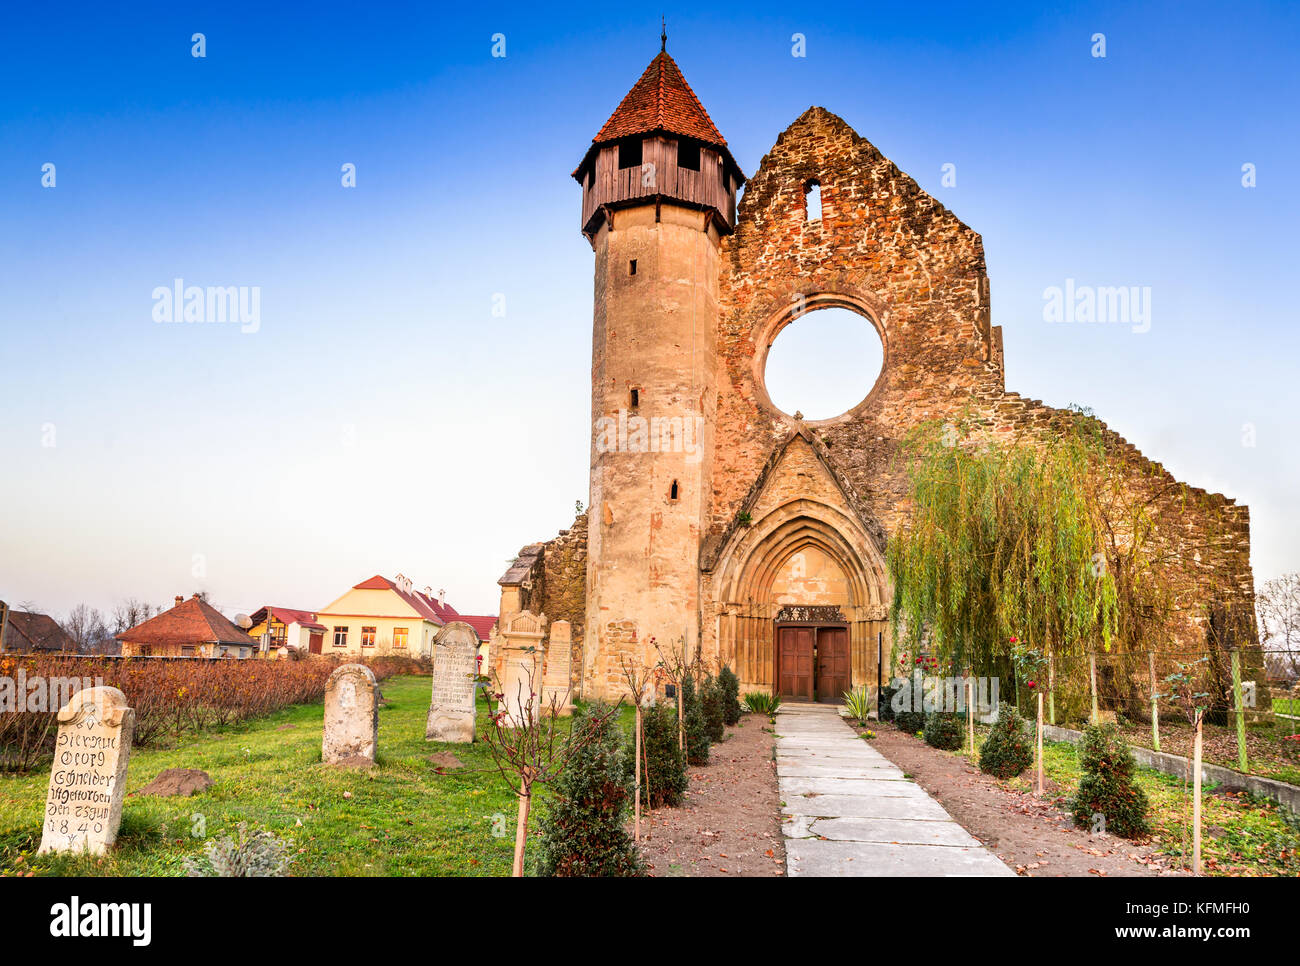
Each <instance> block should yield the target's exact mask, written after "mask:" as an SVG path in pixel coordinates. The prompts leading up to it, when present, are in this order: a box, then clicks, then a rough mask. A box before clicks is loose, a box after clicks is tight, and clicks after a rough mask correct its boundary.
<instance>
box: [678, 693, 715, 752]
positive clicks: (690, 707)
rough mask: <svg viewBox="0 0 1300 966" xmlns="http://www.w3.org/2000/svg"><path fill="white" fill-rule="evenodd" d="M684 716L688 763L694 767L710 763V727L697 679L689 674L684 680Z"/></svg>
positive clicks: (681, 698)
mask: <svg viewBox="0 0 1300 966" xmlns="http://www.w3.org/2000/svg"><path fill="white" fill-rule="evenodd" d="M679 700H680V701H681V702H682V714H683V719H684V724H685V726H686V761H687V762H688V763H689V764H692V765H697V766H699V765H707V764H708V763H709V727H708V724H707V723H706V721H705V719H704V707H703V704H702V702H701V701H700V695H699V692H698V691H696V690H695V679H694V677H693V676H692V675H690V674H687V675H686V676H685V677H684V678H682V687H681V696H680V699H679Z"/></svg>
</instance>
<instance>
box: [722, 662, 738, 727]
mask: <svg viewBox="0 0 1300 966" xmlns="http://www.w3.org/2000/svg"><path fill="white" fill-rule="evenodd" d="M718 687H720V688H721V689H722V720H723V721H725V722H726V723H727V724H729V725H734V724H738V723H739V722H740V678H738V677H736V672H735V671H733V670H731V668H730V666H728V665H726V664H724V665H723V666H722V670H721V671H719V672H718Z"/></svg>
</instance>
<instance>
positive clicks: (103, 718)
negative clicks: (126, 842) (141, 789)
mask: <svg viewBox="0 0 1300 966" xmlns="http://www.w3.org/2000/svg"><path fill="white" fill-rule="evenodd" d="M58 721H59V733H58V737H57V738H56V739H55V745H54V766H53V768H52V769H51V770H50V790H49V793H48V795H47V796H46V799H45V825H44V827H43V829H42V831H41V847H40V851H41V852H90V853H93V854H95V855H102V854H104V852H106V851H107V850H108V849H109V848H110V847H112V845H113V843H114V842H115V841H117V829H118V826H119V825H120V824H121V822H122V796H123V794H124V793H125V791H126V768H127V764H128V763H129V762H130V760H131V739H132V737H134V735H135V711H133V710H132V709H131V708H128V707H127V705H126V696H125V695H124V694H122V692H121V691H119V690H118V689H117V688H106V687H98V688H86V689H85V690H82V691H78V692H77V693H76V694H74V695H73V696H72V700H70V701H69V702H68V703H67V704H65V705H64V706H63V707H62V708H60V709H59V718H58Z"/></svg>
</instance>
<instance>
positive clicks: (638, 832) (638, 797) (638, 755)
mask: <svg viewBox="0 0 1300 966" xmlns="http://www.w3.org/2000/svg"><path fill="white" fill-rule="evenodd" d="M633 807H634V809H635V811H636V821H635V823H634V825H633V828H634V841H636V842H637V843H638V844H639V843H640V841H641V703H640V702H639V701H638V702H637V706H636V803H635V805H634V806H633Z"/></svg>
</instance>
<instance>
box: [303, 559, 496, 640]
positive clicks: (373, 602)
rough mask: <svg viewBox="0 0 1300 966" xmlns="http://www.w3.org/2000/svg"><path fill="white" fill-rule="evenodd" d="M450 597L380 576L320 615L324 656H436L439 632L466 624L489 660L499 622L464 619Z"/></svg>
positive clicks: (400, 577) (403, 578)
mask: <svg viewBox="0 0 1300 966" xmlns="http://www.w3.org/2000/svg"><path fill="white" fill-rule="evenodd" d="M446 597H447V595H446V592H445V591H441V590H440V591H438V593H437V595H436V596H435V594H434V592H433V589H432V588H430V587H425V588H424V589H423V590H416V589H415V588H414V587H413V585H412V582H411V579H410V578H409V577H406V576H403V575H402V574H398V575H397V576H396V577H395V578H393V579H391V580H390V579H389V578H388V577H383V576H380V575H375V576H374V577H371V578H370V579H369V580H364V581H362V582H361V583H359V584H357V585H356V586H354V587H352V588H351V589H350V590H349V591H348V592H347V593H345V594H344V595H343V596H342V597H340V598H338V600H335V601H333V602H332V603H331V604H329V606H327V607H323V608H321V610H320V611H319V612H318V613H317V614H316V620H317V621H318V622H319V623H320V624H322V625H324V627H325V640H324V647H323V653H325V654H352V655H360V656H362V657H365V656H367V655H388V654H402V655H408V656H410V657H417V658H421V657H430V656H431V655H432V653H433V638H434V635H435V634H437V633H438V629H439V628H440V627H442V626H443V625H444V624H448V623H450V622H452V621H464V622H465V623H467V624H469V625H470V626H471V627H473V628H474V630H475V633H477V634H478V638H479V652H480V654H483V656H484V658H485V659H486V647H487V638H488V635H489V634H490V633H491V629H492V624H493V623H495V621H496V617H495V616H486V617H475V616H466V615H462V614H460V613H458V612H457V611H456V609H455V608H454V607H452V606H451V605H450V604H448V603H447V600H446Z"/></svg>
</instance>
